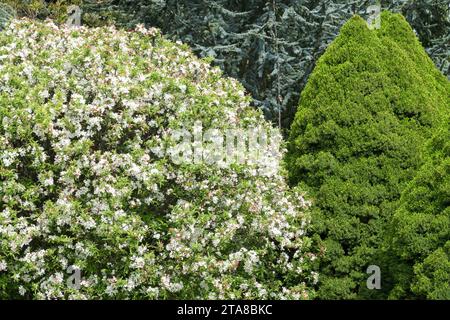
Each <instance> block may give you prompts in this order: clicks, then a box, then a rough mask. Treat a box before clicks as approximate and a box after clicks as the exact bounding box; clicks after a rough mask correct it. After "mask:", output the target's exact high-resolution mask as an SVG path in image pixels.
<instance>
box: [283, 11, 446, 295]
mask: <svg viewBox="0 0 450 320" xmlns="http://www.w3.org/2000/svg"><path fill="white" fill-rule="evenodd" d="M449 89H450V87H449V83H448V81H447V79H446V78H445V77H443V76H442V75H441V74H440V73H439V71H438V70H437V69H436V68H435V66H434V65H433V63H432V61H431V60H430V58H429V57H428V56H427V54H426V52H425V51H424V49H423V48H422V46H421V45H420V43H419V41H418V40H417V39H416V37H415V35H414V32H413V31H412V29H411V28H410V26H409V25H408V23H407V22H406V21H405V19H404V18H403V17H402V16H401V15H396V14H391V13H389V12H384V13H383V14H382V26H381V29H379V30H369V29H368V27H367V25H366V22H365V21H364V20H363V19H362V18H360V17H357V16H355V17H353V18H352V19H350V20H349V21H348V22H347V23H346V24H345V25H344V26H343V27H342V29H341V32H340V35H339V36H338V37H337V38H336V40H335V41H334V42H333V43H332V44H331V45H330V46H329V48H328V49H327V50H326V52H325V53H324V55H323V56H322V57H321V58H320V59H319V61H318V64H317V66H316V68H315V70H314V72H313V73H312V75H311V77H310V79H309V81H308V84H307V86H306V88H305V90H304V91H303V92H302V95H301V100H300V105H299V109H298V111H297V114H296V117H295V120H294V123H293V125H292V127H291V133H290V139H289V145H288V150H289V151H288V154H287V156H286V165H287V168H288V170H289V177H290V182H291V184H293V185H301V186H303V187H305V188H306V190H309V192H310V194H311V195H312V196H313V198H314V202H315V213H314V221H313V222H314V224H315V231H316V232H317V234H318V236H317V242H318V243H317V245H318V249H320V251H321V252H322V258H321V259H320V264H321V265H320V273H321V277H320V286H321V287H320V291H319V297H321V298H324V299H333V298H356V297H358V296H359V297H370V296H376V297H383V293H385V292H387V290H389V287H391V286H393V284H392V282H393V281H394V280H393V278H392V277H391V275H390V274H388V273H386V272H385V271H386V270H387V269H386V267H387V265H388V264H389V263H390V262H391V258H390V257H389V258H388V257H386V255H385V254H383V253H382V252H383V250H381V249H382V243H383V237H384V236H385V232H386V225H387V221H389V219H390V218H391V216H392V215H393V212H395V210H396V209H397V207H398V200H399V198H400V194H401V191H402V190H403V189H404V187H405V185H406V183H407V182H409V181H410V180H411V179H412V178H413V177H414V175H415V172H416V171H417V169H418V168H419V167H420V166H421V165H422V163H423V159H422V153H421V148H422V146H423V144H424V141H426V139H427V138H429V137H430V135H431V132H432V129H433V128H434V127H435V126H436V124H437V123H439V122H440V121H441V120H440V119H441V117H442V114H443V113H444V112H445V111H444V108H446V107H448V105H449ZM371 264H375V265H379V266H380V267H382V277H383V285H382V286H383V290H382V292H381V295H380V291H377V290H375V291H370V292H369V291H368V290H366V289H365V282H366V279H367V277H368V275H367V274H366V273H365V271H366V268H367V266H368V265H371Z"/></svg>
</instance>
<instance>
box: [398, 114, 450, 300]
mask: <svg viewBox="0 0 450 320" xmlns="http://www.w3.org/2000/svg"><path fill="white" fill-rule="evenodd" d="M426 153H427V154H428V155H429V156H428V160H427V162H426V163H425V164H424V165H423V166H422V168H421V169H420V171H419V172H418V174H417V176H416V177H415V178H414V180H413V181H412V182H411V183H410V184H409V185H408V187H407V188H406V189H405V190H404V191H403V194H402V198H401V206H400V208H399V209H398V210H397V212H396V213H395V215H394V218H393V221H392V222H393V227H392V230H393V237H392V243H391V248H392V250H393V252H394V253H395V254H396V255H397V257H398V258H399V261H397V264H398V265H402V266H403V269H402V270H401V271H402V272H399V273H397V275H396V276H397V279H398V280H399V281H398V283H397V285H396V287H395V288H394V290H393V291H392V292H391V298H421V299H447V300H448V299H450V122H449V121H448V120H447V122H446V123H445V126H444V127H443V128H441V129H440V130H438V131H437V133H436V134H435V136H434V137H433V139H432V140H431V142H430V143H429V144H428V146H427V148H426Z"/></svg>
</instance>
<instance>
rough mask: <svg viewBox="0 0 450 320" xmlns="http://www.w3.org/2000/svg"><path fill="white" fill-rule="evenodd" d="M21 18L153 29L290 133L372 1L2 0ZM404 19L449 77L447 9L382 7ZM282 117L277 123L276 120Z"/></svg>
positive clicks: (431, 3)
mask: <svg viewBox="0 0 450 320" xmlns="http://www.w3.org/2000/svg"><path fill="white" fill-rule="evenodd" d="M6 1H7V2H8V3H11V4H14V5H15V6H16V7H17V8H18V11H19V13H20V14H25V15H28V16H31V17H38V18H44V17H46V16H49V17H52V18H54V19H57V20H59V21H61V20H64V18H65V14H66V12H65V7H66V4H67V3H73V4H79V5H81V7H82V9H83V12H84V14H83V20H84V23H85V24H87V25H91V26H99V25H104V24H113V23H114V24H117V25H119V26H122V27H125V28H131V27H133V26H135V25H136V24H138V23H145V24H146V25H148V26H157V27H159V28H161V29H162V30H163V33H164V34H166V35H167V36H168V37H170V38H172V39H175V40H182V41H183V42H186V43H188V44H189V45H190V46H191V47H192V48H193V49H194V51H195V52H196V53H197V54H198V55H200V56H202V57H204V56H211V57H214V59H215V62H214V63H215V64H216V65H218V66H220V67H221V68H222V70H224V72H225V74H226V75H228V76H231V77H234V78H236V79H238V80H239V81H240V82H241V83H243V84H244V86H245V88H246V89H247V90H248V91H249V92H250V93H251V94H252V96H253V98H254V105H255V106H256V107H258V108H261V109H262V110H263V111H264V113H265V115H266V117H267V118H268V119H271V120H272V121H273V122H274V123H276V124H280V123H281V126H282V127H283V128H284V129H285V130H286V131H287V130H288V128H289V126H290V124H291V122H292V119H293V116H294V114H295V111H296V108H297V105H298V100H299V97H300V92H301V91H302V90H303V88H304V86H305V84H306V82H307V79H308V77H309V75H310V73H311V71H312V70H313V68H314V66H315V64H316V61H317V59H318V58H319V57H320V56H321V54H322V53H323V52H324V50H325V48H326V47H327V46H328V45H329V43H330V42H331V41H332V40H333V39H334V38H335V37H336V35H337V34H338V31H339V29H340V27H341V26H342V25H343V24H344V22H345V21H347V20H348V19H349V18H350V17H351V16H352V15H353V14H355V13H356V14H359V15H361V16H362V17H365V18H366V17H367V15H366V9H367V7H368V6H369V5H370V4H373V3H375V2H374V1H371V0H359V1H346V0H249V1H237V0H214V1H213V0H133V1H131V0H79V1H75V0H74V1H43V0H29V1H18V0H6ZM381 4H382V6H383V8H385V9H389V10H391V11H394V12H401V13H403V14H404V15H405V16H406V18H407V19H408V21H409V23H410V24H411V25H412V26H413V28H414V29H415V30H416V32H417V34H418V36H419V37H420V40H421V41H422V43H423V45H424V46H425V47H426V48H427V51H428V53H429V54H430V56H431V57H432V58H433V60H434V61H435V63H436V65H437V66H438V68H439V69H440V70H441V71H442V72H443V73H444V74H447V75H448V74H449V66H450V62H449V56H450V54H449V43H450V41H449V32H450V31H449V30H450V20H449V19H450V18H449V7H448V3H447V1H446V0H396V1H387V0H383V1H381ZM280 118H281V119H280Z"/></svg>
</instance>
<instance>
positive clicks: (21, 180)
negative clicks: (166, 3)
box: [0, 20, 317, 299]
mask: <svg viewBox="0 0 450 320" xmlns="http://www.w3.org/2000/svg"><path fill="white" fill-rule="evenodd" d="M0 61H1V64H0V119H1V120H2V122H1V126H0V163H1V167H0V298H20V297H25V298H39V299H54V298H91V299H92V298H135V299H136V298H249V299H250V298H276V299H282V298H294V299H306V298H309V297H310V296H311V294H312V292H311V291H310V290H309V289H308V284H309V283H310V282H311V283H313V282H315V281H316V280H317V274H315V273H314V272H311V270H310V269H309V266H310V261H311V260H313V259H314V258H315V256H314V255H313V254H310V253H308V246H309V243H310V241H309V240H308V238H307V237H305V236H304V234H305V232H306V228H307V227H308V224H309V216H308V213H307V211H306V208H307V206H308V203H307V202H306V201H305V200H304V199H303V198H302V195H301V194H298V193H293V192H292V193H291V192H290V191H288V188H287V186H286V183H285V182H284V180H283V178H282V176H281V175H280V169H279V160H280V158H281V153H280V149H279V145H278V144H277V143H278V142H277V141H278V140H279V137H280V134H279V132H278V131H277V130H272V129H271V125H270V124H269V123H267V122H265V121H264V118H263V116H262V114H261V113H260V112H257V111H255V110H254V109H253V108H251V107H250V105H249V101H250V99H249V98H248V97H247V96H245V94H244V90H243V88H242V87H241V85H240V84H238V82H237V81H235V80H232V79H226V78H223V77H222V74H221V72H220V70H219V69H218V68H211V67H210V66H209V64H208V63H207V62H205V61H201V60H198V59H197V58H195V56H194V55H193V54H192V53H191V51H190V50H189V49H188V48H187V46H185V45H179V44H174V43H172V42H169V41H168V40H166V39H165V38H163V37H161V36H160V35H159V33H158V31H156V30H154V29H144V28H143V27H138V29H137V30H136V31H135V32H126V31H117V30H115V29H114V28H112V27H108V28H97V29H88V28H75V29H70V28H67V27H62V28H59V27H57V26H56V25H55V24H53V23H52V22H50V21H49V22H46V23H37V22H31V21H29V20H23V21H22V20H16V21H15V22H13V23H12V24H10V25H9V26H8V28H7V29H6V30H4V31H3V32H1V33H0ZM196 121H201V122H202V124H203V127H204V128H205V129H206V128H214V129H216V130H219V131H220V130H225V129H245V128H253V127H261V128H262V129H263V130H266V131H275V132H274V134H275V136H274V138H273V141H272V146H274V149H273V150H272V151H271V152H269V153H268V154H266V155H264V157H261V158H260V160H261V161H256V162H254V163H244V164H241V163H231V164H230V165H229V166H223V165H221V164H220V163H218V164H210V163H208V164H207V163H203V162H200V163H197V162H196V163H189V162H187V163H184V162H183V163H178V162H176V161H174V160H173V158H172V157H171V156H170V153H168V152H167V151H166V152H165V150H166V148H168V147H170V146H173V145H174V144H175V143H176V137H175V136H173V135H172V134H171V132H173V131H174V130H177V129H180V128H188V129H189V128H192V127H193V126H194V125H196ZM277 137H278V138H277ZM167 150H171V149H167ZM70 266H73V268H75V269H79V270H81V275H82V279H81V283H80V286H81V287H80V288H73V287H70V286H68V284H67V282H66V280H67V277H68V276H69V275H68V274H67V271H68V269H67V268H68V267H70ZM73 268H72V269H73ZM69 271H70V269H69Z"/></svg>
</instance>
